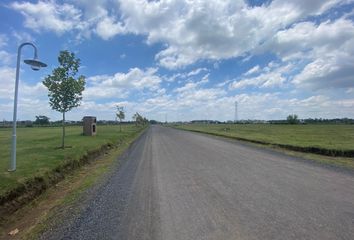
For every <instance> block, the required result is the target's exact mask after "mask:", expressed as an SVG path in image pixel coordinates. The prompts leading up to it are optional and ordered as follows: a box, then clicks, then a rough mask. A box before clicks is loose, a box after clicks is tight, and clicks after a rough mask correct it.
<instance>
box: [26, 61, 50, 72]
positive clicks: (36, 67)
mask: <svg viewBox="0 0 354 240" xmlns="http://www.w3.org/2000/svg"><path fill="white" fill-rule="evenodd" d="M24 62H25V63H26V64H28V65H30V66H31V68H32V70H34V71H38V70H39V69H41V68H42V67H46V66H47V64H45V63H42V62H41V61H39V60H38V59H36V58H35V59H28V60H24Z"/></svg>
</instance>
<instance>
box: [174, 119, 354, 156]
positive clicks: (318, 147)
mask: <svg viewBox="0 0 354 240" xmlns="http://www.w3.org/2000/svg"><path fill="white" fill-rule="evenodd" d="M175 127H176V128H179V129H184V130H190V131H196V132H203V133H208V134H212V135H217V136H225V137H229V138H235V139H239V140H246V141H254V142H258V143H262V144H271V145H276V146H280V147H285V148H288V149H291V150H296V151H304V152H310V153H311V152H312V153H319V154H322V155H329V156H344V157H354V125H339V124H338V125H336V124H323V125H320V124H305V125H302V124H299V125H285V124H284V125H280V124H279V125H275V124H185V125H177V126H175ZM316 151H317V152H316Z"/></svg>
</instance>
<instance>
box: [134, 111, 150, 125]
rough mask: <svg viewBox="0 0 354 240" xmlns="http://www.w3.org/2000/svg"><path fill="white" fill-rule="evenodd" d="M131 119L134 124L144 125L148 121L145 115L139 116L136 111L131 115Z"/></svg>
mask: <svg viewBox="0 0 354 240" xmlns="http://www.w3.org/2000/svg"><path fill="white" fill-rule="evenodd" d="M133 121H134V122H135V126H138V125H145V124H146V123H148V122H149V120H147V119H146V118H145V117H143V116H141V115H140V114H139V113H138V112H136V113H135V114H134V115H133Z"/></svg>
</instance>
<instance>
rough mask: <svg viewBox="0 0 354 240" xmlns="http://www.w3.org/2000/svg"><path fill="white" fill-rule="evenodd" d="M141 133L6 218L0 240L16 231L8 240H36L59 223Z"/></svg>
mask: <svg viewBox="0 0 354 240" xmlns="http://www.w3.org/2000/svg"><path fill="white" fill-rule="evenodd" d="M141 132H142V129H140V130H139V131H135V133H134V134H131V135H129V137H126V138H125V139H124V141H121V142H120V143H119V144H117V145H115V146H114V147H112V148H111V149H110V150H109V151H105V152H104V153H103V154H101V155H100V156H98V157H96V159H95V161H91V162H90V163H89V164H86V165H84V166H82V167H81V168H77V169H74V170H73V171H71V172H70V173H68V174H67V175H66V177H65V179H64V180H62V181H60V182H58V183H57V184H55V185H53V187H51V188H49V189H48V190H47V191H45V192H44V193H43V194H41V195H40V196H38V197H37V198H36V199H35V200H33V201H31V202H30V203H29V204H27V205H25V206H24V207H22V208H21V209H19V210H17V211H16V212H14V213H13V214H11V215H9V216H8V218H7V219H6V221H3V222H2V224H1V225H0V233H1V234H0V239H9V235H8V233H9V232H10V231H11V230H14V229H18V230H19V233H18V234H16V235H15V236H13V237H11V238H10V239H37V237H38V234H39V233H41V232H42V231H44V230H46V229H48V228H49V227H50V224H51V223H52V222H53V221H54V222H58V221H60V219H63V216H64V214H65V212H66V211H73V209H74V207H73V206H74V205H75V203H76V202H77V200H78V199H80V197H81V196H82V193H83V192H85V190H86V189H88V188H89V187H91V186H92V185H94V184H95V183H97V182H100V180H102V179H104V176H106V175H107V173H108V172H109V171H110V170H112V169H115V167H114V166H115V164H119V161H118V160H117V157H118V156H120V155H121V154H122V153H123V152H124V151H125V150H126V149H127V148H128V147H129V146H130V144H131V143H132V142H133V141H134V140H135V139H137V138H138V136H139V135H140V134H141Z"/></svg>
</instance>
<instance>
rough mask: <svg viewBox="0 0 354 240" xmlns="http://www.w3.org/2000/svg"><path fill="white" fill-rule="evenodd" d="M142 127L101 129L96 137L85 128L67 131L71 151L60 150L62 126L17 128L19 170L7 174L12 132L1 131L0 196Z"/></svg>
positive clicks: (124, 138) (130, 135)
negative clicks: (83, 133)
mask: <svg viewBox="0 0 354 240" xmlns="http://www.w3.org/2000/svg"><path fill="white" fill-rule="evenodd" d="M141 130H142V128H137V127H135V126H134V125H124V126H123V127H122V132H120V131H119V126H98V127H97V135H96V136H93V137H90V136H83V135H82V127H79V126H73V127H67V128H66V138H65V141H66V145H67V146H70V148H65V149H64V150H63V149H58V146H60V144H61V131H62V129H61V128H60V127H41V128H37V127H35V128H18V129H17V170H16V171H15V172H8V171H7V169H8V166H9V161H10V149H11V129H9V128H1V129H0V144H1V151H0V195H2V194H4V193H5V192H7V191H8V190H11V189H13V188H15V187H17V186H19V185H20V184H21V183H23V182H25V181H26V180H28V179H31V178H34V177H36V176H42V175H44V174H46V173H47V172H48V171H50V170H53V169H55V168H56V167H58V166H59V165H61V164H64V163H65V162H66V161H70V160H79V159H80V158H81V157H82V156H84V155H85V154H87V152H88V151H93V150H99V149H100V148H101V146H102V145H105V144H109V143H110V144H115V143H117V142H118V141H128V140H131V139H132V138H134V137H135V136H136V135H137V134H138V133H139V132H140V131H141Z"/></svg>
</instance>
